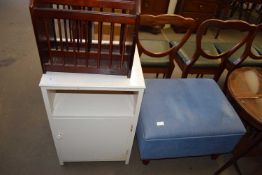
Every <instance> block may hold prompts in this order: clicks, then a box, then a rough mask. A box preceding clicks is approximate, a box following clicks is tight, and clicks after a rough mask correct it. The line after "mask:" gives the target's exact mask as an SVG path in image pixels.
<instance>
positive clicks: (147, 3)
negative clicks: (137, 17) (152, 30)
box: [141, 0, 169, 15]
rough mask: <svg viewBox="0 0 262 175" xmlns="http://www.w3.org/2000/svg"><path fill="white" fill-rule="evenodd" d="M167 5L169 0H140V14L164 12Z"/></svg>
mask: <svg viewBox="0 0 262 175" xmlns="http://www.w3.org/2000/svg"><path fill="white" fill-rule="evenodd" d="M168 6H169V0H161V1H156V0H142V1H141V13H142V14H153V15H159V14H165V13H167V10H168Z"/></svg>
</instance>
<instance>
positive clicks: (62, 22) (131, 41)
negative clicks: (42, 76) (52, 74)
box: [30, 0, 139, 76]
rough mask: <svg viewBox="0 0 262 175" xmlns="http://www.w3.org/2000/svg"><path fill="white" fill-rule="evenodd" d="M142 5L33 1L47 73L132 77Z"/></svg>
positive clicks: (127, 0)
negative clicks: (84, 73)
mask: <svg viewBox="0 0 262 175" xmlns="http://www.w3.org/2000/svg"><path fill="white" fill-rule="evenodd" d="M138 2H139V0H90V1H83V0H67V1H66V0H31V2H30V12H31V17H32V22H33V26H34V32H35V37H36V41H37V44H38V50H39V55H40V59H41V64H42V68H43V72H44V73H45V72H46V71H62V72H79V73H83V72H86V73H102V74H121V75H128V76H129V75H130V72H131V68H132V63H133V56H134V51H135V44H136V38H137V25H138V14H139V12H138V10H139V8H138V5H137V3H138ZM106 29H107V30H108V31H109V32H108V36H106V35H105V33H106V32H105V31H106Z"/></svg>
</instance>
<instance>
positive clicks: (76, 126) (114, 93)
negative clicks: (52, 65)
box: [39, 52, 145, 165]
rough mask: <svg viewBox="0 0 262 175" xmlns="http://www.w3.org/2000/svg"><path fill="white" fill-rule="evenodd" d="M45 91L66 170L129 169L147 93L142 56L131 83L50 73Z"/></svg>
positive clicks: (106, 77)
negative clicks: (77, 166) (109, 165)
mask: <svg viewBox="0 0 262 175" xmlns="http://www.w3.org/2000/svg"><path fill="white" fill-rule="evenodd" d="M39 86H40V87H41V90H42V95H43V99H44V103H45V108H46V112H47V115H48V120H49V124H50V128H51V131H52V135H53V139H54V143H55V147H56V151H57V154H58V158H59V161H60V164H61V165H63V164H64V162H76V161H125V163H126V164H128V162H129V157H130V154H131V149H132V145H133V140H134V135H135V130H136V125H137V120H138V115H139V110H140V105H141V101H142V97H143V92H144V88H145V84H144V77H143V73H142V69H141V65H140V61H139V56H138V54H137V52H135V57H134V63H133V68H132V72H131V77H130V78H127V77H126V76H118V75H116V76H115V75H102V74H79V73H58V72H47V73H46V74H43V76H42V78H41V81H40V85H39Z"/></svg>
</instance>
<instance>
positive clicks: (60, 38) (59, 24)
mask: <svg viewBox="0 0 262 175" xmlns="http://www.w3.org/2000/svg"><path fill="white" fill-rule="evenodd" d="M57 23H58V32H59V40H60V42H59V43H60V48H61V51H62V52H64V44H63V37H62V29H61V21H60V19H58V20H57ZM63 64H65V57H64V56H63Z"/></svg>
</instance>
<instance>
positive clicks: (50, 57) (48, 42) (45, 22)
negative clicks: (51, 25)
mask: <svg viewBox="0 0 262 175" xmlns="http://www.w3.org/2000/svg"><path fill="white" fill-rule="evenodd" d="M44 25H45V36H46V39H47V45H48V53H49V59H50V62H51V64H52V63H53V60H52V55H51V43H50V36H49V33H48V21H47V20H44Z"/></svg>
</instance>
